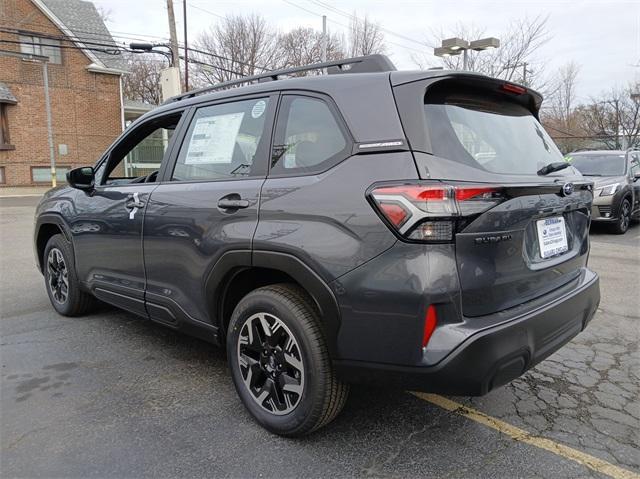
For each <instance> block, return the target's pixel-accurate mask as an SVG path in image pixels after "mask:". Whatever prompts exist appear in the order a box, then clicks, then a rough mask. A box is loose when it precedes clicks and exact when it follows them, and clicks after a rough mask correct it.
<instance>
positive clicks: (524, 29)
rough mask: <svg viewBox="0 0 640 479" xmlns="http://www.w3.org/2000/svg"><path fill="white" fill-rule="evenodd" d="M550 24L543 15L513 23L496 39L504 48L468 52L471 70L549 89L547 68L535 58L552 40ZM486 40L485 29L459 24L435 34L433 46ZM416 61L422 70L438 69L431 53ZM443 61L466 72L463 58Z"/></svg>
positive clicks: (414, 59)
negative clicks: (453, 40) (544, 75)
mask: <svg viewBox="0 0 640 479" xmlns="http://www.w3.org/2000/svg"><path fill="white" fill-rule="evenodd" d="M547 21H548V17H547V16H540V15H539V16H537V17H535V18H532V19H529V18H522V19H518V20H514V21H512V22H511V23H510V24H509V26H508V28H507V29H506V31H504V32H502V33H500V34H499V35H496V36H499V37H500V48H496V49H495V50H485V51H482V52H475V51H472V50H470V51H468V52H467V54H468V62H467V69H468V70H471V71H476V72H479V73H484V74H485V75H489V76H492V77H496V78H503V79H505V80H508V81H513V82H518V83H524V84H526V85H529V86H534V87H536V88H538V89H544V87H546V85H545V83H544V81H543V79H542V76H541V72H542V70H543V64H541V63H540V62H539V61H538V60H537V59H536V58H535V52H536V50H537V49H538V48H540V47H541V46H542V45H544V44H545V43H546V42H547V41H548V40H549V34H548V31H547ZM486 36H488V34H487V32H486V31H485V30H484V29H482V28H477V27H475V26H473V25H463V24H459V25H458V26H456V27H455V28H454V29H453V30H450V31H442V30H441V31H439V32H435V33H433V34H432V35H431V40H430V42H429V43H430V44H431V45H432V46H434V47H435V46H439V45H440V43H441V41H442V40H443V39H445V38H450V37H460V38H464V39H465V40H469V41H472V40H477V39H480V38H483V37H486ZM412 59H413V61H414V63H416V65H417V66H418V67H419V68H425V67H430V66H436V65H437V62H436V61H435V58H434V57H433V56H432V54H431V52H429V53H428V54H427V55H419V56H417V55H414V56H413V57H412ZM442 61H443V63H444V67H445V68H447V69H452V70H459V69H461V68H462V55H456V56H451V57H446V58H443V59H442Z"/></svg>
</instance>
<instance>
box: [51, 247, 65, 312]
mask: <svg viewBox="0 0 640 479" xmlns="http://www.w3.org/2000/svg"><path fill="white" fill-rule="evenodd" d="M47 273H48V276H49V291H51V296H53V299H54V300H55V301H56V302H57V303H59V304H64V303H65V302H66V301H67V298H68V297H69V270H68V269H67V264H66V263H65V261H64V256H62V252H61V251H60V250H59V249H58V248H51V249H50V250H49V255H48V256H47Z"/></svg>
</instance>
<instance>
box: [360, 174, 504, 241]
mask: <svg viewBox="0 0 640 479" xmlns="http://www.w3.org/2000/svg"><path fill="white" fill-rule="evenodd" d="M369 197H370V199H371V201H372V203H373V204H374V205H375V206H376V209H377V210H378V211H379V212H380V213H381V215H382V216H383V218H384V219H385V220H386V221H387V223H389V226H390V227H391V228H392V229H393V230H394V231H395V232H396V233H398V234H399V235H401V236H402V237H403V238H405V239H408V240H413V241H421V242H432V243H433V242H435V243H442V242H448V241H452V240H453V237H454V235H455V232H456V228H457V226H458V225H459V224H460V220H461V219H464V218H465V217H469V216H473V215H477V214H479V213H482V212H483V211H486V210H488V209H490V208H492V207H493V206H495V205H496V204H498V203H499V202H500V201H501V200H502V194H501V193H500V189H499V188H497V187H494V186H486V185H456V186H451V185H444V184H442V183H436V182H429V183H427V182H421V183H405V184H397V185H396V184H394V185H388V184H387V185H380V186H377V187H374V188H373V189H372V190H371V191H370V193H369Z"/></svg>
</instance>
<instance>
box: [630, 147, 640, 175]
mask: <svg viewBox="0 0 640 479" xmlns="http://www.w3.org/2000/svg"><path fill="white" fill-rule="evenodd" d="M638 173H640V154H638V153H632V154H631V177H632V178H633V177H635V175H637V174H638Z"/></svg>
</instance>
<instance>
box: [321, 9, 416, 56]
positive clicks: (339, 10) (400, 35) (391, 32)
mask: <svg viewBox="0 0 640 479" xmlns="http://www.w3.org/2000/svg"><path fill="white" fill-rule="evenodd" d="M308 1H309V2H312V3H315V4H316V5H318V6H320V7H324V8H327V9H329V10H330V11H332V12H334V13H337V14H338V15H342V16H343V17H346V18H348V19H350V20H354V21H356V22H363V21H364V20H361V19H360V18H358V17H357V16H356V15H353V14H351V13H349V12H345V11H344V10H341V9H339V8H337V7H334V6H333V5H330V4H328V3H326V2H323V1H322V0H308ZM379 28H380V30H382V31H383V32H385V33H387V34H389V35H393V36H395V37H398V38H401V39H403V40H406V41H408V42H413V43H417V44H418V45H421V46H423V47H426V44H425V42H421V41H420V40H416V39H415V38H411V37H407V36H406V35H402V34H400V33H397V32H394V31H393V30H390V29H388V28H384V27H379Z"/></svg>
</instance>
